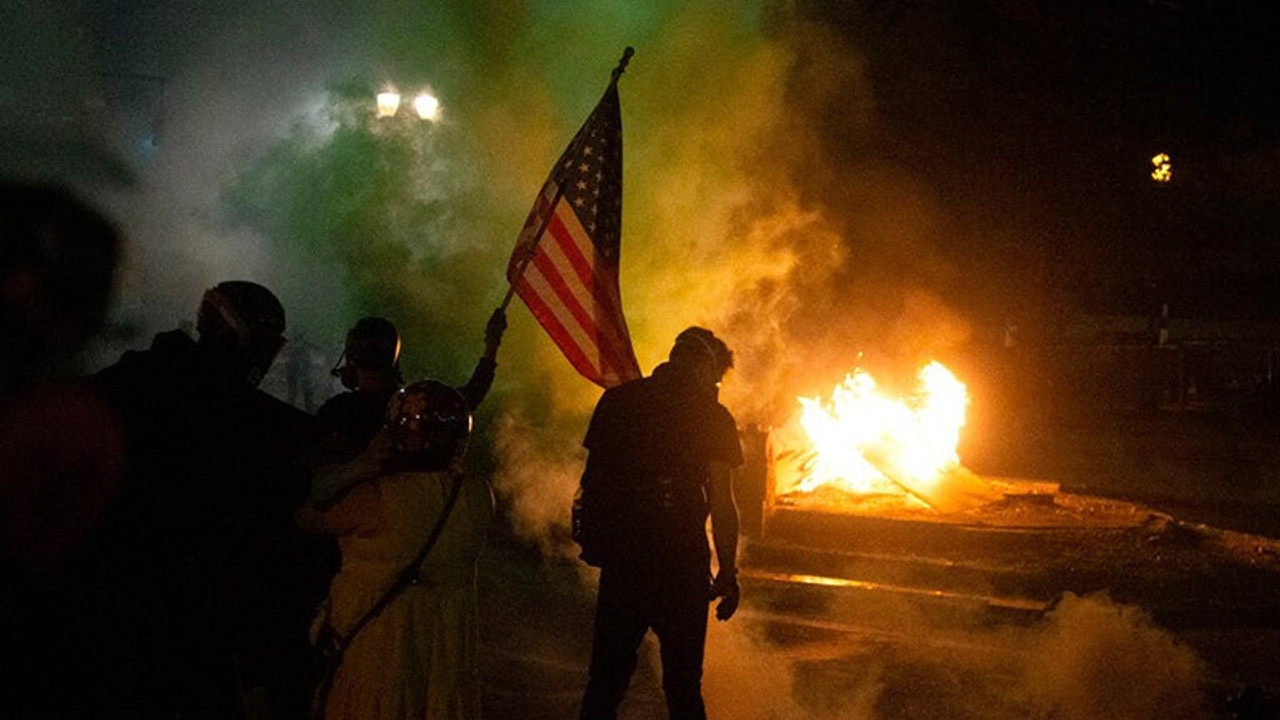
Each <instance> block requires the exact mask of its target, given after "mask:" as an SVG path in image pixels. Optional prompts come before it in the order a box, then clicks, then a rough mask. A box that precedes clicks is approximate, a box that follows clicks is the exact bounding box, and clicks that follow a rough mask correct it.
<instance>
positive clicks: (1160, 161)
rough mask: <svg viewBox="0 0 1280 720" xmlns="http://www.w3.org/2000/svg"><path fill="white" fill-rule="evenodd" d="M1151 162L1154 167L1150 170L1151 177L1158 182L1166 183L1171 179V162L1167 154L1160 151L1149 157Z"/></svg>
mask: <svg viewBox="0 0 1280 720" xmlns="http://www.w3.org/2000/svg"><path fill="white" fill-rule="evenodd" d="M1151 164H1152V165H1153V166H1155V169H1154V170H1152V171H1151V179H1152V180H1155V181H1156V182H1159V183H1167V182H1169V181H1170V180H1172V179H1173V162H1172V161H1171V160H1170V158H1169V156H1168V155H1166V154H1164V153H1160V154H1158V155H1156V156H1155V157H1153V158H1151Z"/></svg>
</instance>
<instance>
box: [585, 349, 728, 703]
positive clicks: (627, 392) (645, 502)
mask: <svg viewBox="0 0 1280 720" xmlns="http://www.w3.org/2000/svg"><path fill="white" fill-rule="evenodd" d="M732 366H733V353H732V352H730V351H729V348H728V347H727V346H725V344H724V342H723V341H721V340H720V339H719V338H717V337H716V336H715V335H714V334H713V333H712V332H711V331H709V330H706V329H703V328H699V327H691V328H688V329H687V330H685V331H684V332H682V333H680V335H679V336H677V337H676V341H675V345H674V346H673V347H672V349H671V353H670V356H669V361H668V362H666V363H664V364H662V365H659V366H658V367H657V368H655V369H654V371H653V374H652V375H650V376H649V377H646V378H640V379H638V380H633V381H631V382H627V383H624V384H622V385H620V386H618V387H614V388H610V389H608V390H606V391H605V392H604V395H603V396H601V398H600V402H599V403H598V404H597V405H596V409H595V413H594V415H593V416H592V418H591V424H590V426H589V427H588V429H587V435H586V438H585V439H584V440H583V445H584V446H585V447H586V448H587V450H588V455H587V464H586V468H585V470H584V472H583V475H582V482H581V490H580V493H579V496H578V498H577V500H576V501H575V508H574V511H575V512H574V515H575V517H574V537H575V539H576V540H577V541H578V542H579V544H580V545H581V547H582V559H583V560H585V561H586V562H587V563H588V564H590V565H594V566H597V567H599V568H600V588H599V591H598V595H597V598H596V615H595V628H594V638H593V641H592V648H591V669H590V677H589V679H588V681H587V687H586V691H585V693H584V696H583V699H582V711H581V717H582V718H583V720H597V719H600V718H615V717H617V710H618V705H619V703H621V701H622V698H623V695H624V694H625V693H626V690H627V686H628V685H629V684H630V681H631V675H632V673H633V672H634V671H635V667H636V653H637V651H638V649H639V647H640V643H641V641H642V640H643V639H644V635H645V633H646V632H648V631H649V630H653V631H654V633H655V634H656V635H657V637H658V642H659V647H660V652H661V656H662V689H663V692H664V693H665V694H666V699H667V710H668V712H669V713H670V716H671V717H672V718H673V719H685V718H705V717H706V710H705V708H704V706H703V701H702V659H703V647H704V644H705V641H706V630H707V611H708V603H709V602H710V601H711V600H712V599H713V598H715V597H721V598H723V599H722V600H721V602H720V604H719V605H718V606H717V608H716V617H717V618H719V619H720V620H728V619H729V618H730V617H731V616H732V615H733V613H734V612H735V610H736V609H737V607H738V581H737V547H738V510H737V506H736V505H735V503H734V499H733V487H732V483H731V480H730V477H731V476H730V472H731V470H732V468H734V467H736V466H738V465H740V464H742V459H743V458H742V449H741V445H740V443H739V440H738V434H737V426H736V424H735V422H734V419H733V417H732V416H731V415H730V414H729V411H728V410H726V409H725V407H724V406H723V405H721V404H720V402H719V400H718V399H717V393H718V386H719V383H720V380H721V379H722V378H723V376H724V373H725V371H727V370H728V369H729V368H730V367H732ZM708 514H709V515H710V517H711V529H712V535H713V537H714V541H715V551H716V560H717V563H718V565H719V572H718V573H717V575H716V576H715V579H714V580H712V578H711V565H710V562H711V552H710V549H709V548H708V546H707V538H706V523H707V517H708Z"/></svg>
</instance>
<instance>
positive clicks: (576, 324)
mask: <svg viewBox="0 0 1280 720" xmlns="http://www.w3.org/2000/svg"><path fill="white" fill-rule="evenodd" d="M553 237H554V236H553ZM555 240H556V242H552V243H550V245H544V246H543V247H544V248H546V249H547V250H548V252H539V253H538V254H537V256H536V257H535V258H534V260H533V263H534V267H535V269H536V270H537V272H536V273H535V275H536V276H537V277H538V278H540V279H541V280H543V281H545V283H546V286H547V288H548V290H549V291H550V293H552V294H554V296H555V298H556V299H558V300H559V304H558V305H557V307H558V308H560V309H562V310H564V311H567V313H568V315H569V316H570V317H571V318H572V321H573V322H572V327H571V330H574V331H578V332H572V333H571V334H572V335H573V336H574V340H575V342H576V343H577V344H578V346H579V347H580V348H582V349H584V350H586V349H587V348H590V347H593V346H594V348H595V350H596V353H595V354H596V355H597V356H598V357H599V361H600V366H601V368H609V367H612V368H621V367H625V364H624V363H623V362H622V360H621V357H620V356H619V354H618V351H617V348H616V346H615V345H614V338H613V337H611V334H609V333H601V331H600V327H599V324H598V323H597V316H596V313H593V312H592V309H593V308H594V307H595V302H594V298H593V297H588V298H586V299H585V300H584V299H583V298H581V297H579V296H578V295H577V294H575V291H578V290H581V289H582V286H580V285H577V284H575V283H573V282H570V281H568V280H567V279H566V277H565V275H564V274H563V273H562V272H561V268H560V267H557V264H556V262H555V261H554V259H553V257H552V256H554V255H557V254H558V253H555V252H552V249H553V248H556V249H559V250H561V251H564V250H565V248H564V247H563V246H562V245H561V244H560V242H559V238H555ZM544 295H545V294H544ZM547 299H549V298H547ZM556 314H557V318H558V319H560V320H561V323H560V324H561V325H562V326H570V325H571V323H570V322H569V318H565V317H564V315H563V314H562V313H556ZM583 335H585V336H586V338H589V339H588V340H587V342H586V343H584V342H583V341H582V340H580V339H579V338H581V337H582V336H583Z"/></svg>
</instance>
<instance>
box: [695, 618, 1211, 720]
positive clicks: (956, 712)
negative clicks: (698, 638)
mask: <svg viewBox="0 0 1280 720" xmlns="http://www.w3.org/2000/svg"><path fill="white" fill-rule="evenodd" d="M850 602H857V600H856V599H854V600H851V601H850ZM830 610H831V615H832V617H831V618H828V619H827V620H821V619H820V620H817V621H815V622H814V623H813V625H812V627H814V628H817V629H816V630H811V631H810V633H809V635H808V637H809V639H808V640H804V639H803V638H804V637H805V636H804V635H799V637H800V638H801V639H797V637H794V636H796V635H798V633H797V632H796V631H795V630H794V629H793V630H792V631H791V633H790V635H792V636H793V637H791V638H790V639H789V640H786V641H784V640H781V639H780V637H785V636H787V635H788V633H786V632H780V631H778V630H777V629H774V630H773V631H769V630H768V629H767V628H768V623H767V622H765V621H763V618H765V617H767V616H760V615H753V614H752V610H751V606H750V604H748V606H747V609H746V612H745V613H744V615H745V617H739V618H737V619H735V620H733V621H731V622H729V623H725V624H721V623H716V624H714V625H713V626H712V627H711V628H710V629H709V632H708V642H707V660H706V672H705V679H704V691H705V695H706V699H707V707H708V711H709V713H711V714H716V715H725V716H731V717H735V718H742V719H743V720H783V719H788V718H812V719H814V720H887V719H888V718H900V717H910V718H974V719H975V720H978V719H981V720H1019V719H1021V720H1025V719H1026V718H1061V719H1062V720H1076V719H1077V718H1079V719H1080V720H1083V719H1085V718H1098V717H1108V718H1124V719H1125V720H1159V719H1163V718H1179V719H1182V720H1205V719H1207V718H1209V717H1212V714H1211V713H1210V712H1209V709H1208V705H1207V703H1206V696H1205V691H1206V687H1207V685H1206V680H1207V676H1206V673H1205V671H1204V668H1203V666H1202V664H1201V662H1200V661H1199V660H1198V658H1197V657H1196V655H1195V653H1194V652H1193V651H1192V650H1191V649H1190V648H1188V647H1187V646H1186V645H1184V644H1182V643H1181V642H1179V641H1178V640H1177V639H1176V638H1174V637H1173V636H1172V635H1171V634H1170V633H1168V632H1167V631H1165V630H1163V629H1161V628H1159V627H1158V626H1156V625H1155V624H1154V623H1152V621H1151V620H1150V618H1149V617H1147V616H1146V614H1145V613H1144V612H1143V611H1142V610H1141V609H1140V608H1137V607H1134V606H1128V605H1122V604H1117V603H1114V602H1112V601H1111V600H1110V599H1108V598H1107V597H1106V595H1103V594H1100V595H1091V596H1087V597H1080V596H1076V595H1072V594H1067V595H1066V596H1064V597H1063V598H1062V599H1061V601H1060V602H1059V603H1058V604H1057V605H1056V606H1055V608H1054V609H1053V610H1052V611H1051V612H1049V613H1048V614H1047V615H1046V616H1045V617H1044V618H1042V619H1041V620H1040V621H1039V622H1037V623H1035V624H1033V625H1031V626H1029V627H1025V628H1016V627H1006V628H1004V629H1000V630H992V629H990V628H983V627H981V626H980V625H979V624H976V623H975V624H973V625H968V626H964V625H961V626H951V627H947V626H942V627H940V626H938V625H937V624H936V623H930V622H927V621H926V620H925V618H924V616H920V615H917V614H916V613H915V612H914V611H913V610H911V609H908V608H904V607H899V608H893V607H889V608H882V609H880V610H878V611H876V613H875V614H874V615H867V614H865V613H864V614H863V616H862V617H861V618H860V620H859V622H857V623H856V624H854V625H852V626H849V625H844V626H841V625H839V624H836V623H835V622H834V617H835V616H837V615H839V614H840V613H841V612H842V611H841V609H838V608H830ZM841 627H843V628H844V629H843V630H833V628H841ZM842 636H843V637H844V638H845V639H843V640H840V639H839V638H841V637H842ZM745 688H750V692H744V689H745Z"/></svg>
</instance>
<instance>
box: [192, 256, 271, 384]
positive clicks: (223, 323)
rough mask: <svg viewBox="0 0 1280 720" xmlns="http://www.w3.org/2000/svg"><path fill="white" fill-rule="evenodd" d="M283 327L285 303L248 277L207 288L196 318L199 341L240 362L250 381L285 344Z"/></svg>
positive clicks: (261, 373)
mask: <svg viewBox="0 0 1280 720" xmlns="http://www.w3.org/2000/svg"><path fill="white" fill-rule="evenodd" d="M284 327H285V323H284V306H283V305H281V304H280V301H279V300H278V299H277V298H276V296H275V295H274V294H272V292H271V291H270V290H268V289H266V288H265V287H263V286H261V285H259V284H257V283H254V282H249V281H247V280H228V281H226V282H221V283H218V284H217V285H216V286H215V287H213V288H210V289H209V290H206V291H205V293H204V297H203V298H202V299H201V301H200V312H199V315H198V317H197V319H196V330H197V331H198V332H199V334H200V342H201V344H202V345H205V346H207V347H210V348H214V349H216V350H218V351H219V352H222V353H223V354H225V355H226V356H227V357H228V358H230V359H231V360H233V361H234V362H236V363H237V364H240V365H242V366H243V367H242V368H241V369H243V370H244V371H245V373H246V378H247V379H248V380H249V382H250V383H252V384H253V385H257V384H258V383H259V382H261V381H262V377H263V376H264V375H266V373H267V370H269V369H271V363H273V362H275V358H276V355H277V354H278V353H279V352H280V348H282V347H284Z"/></svg>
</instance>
